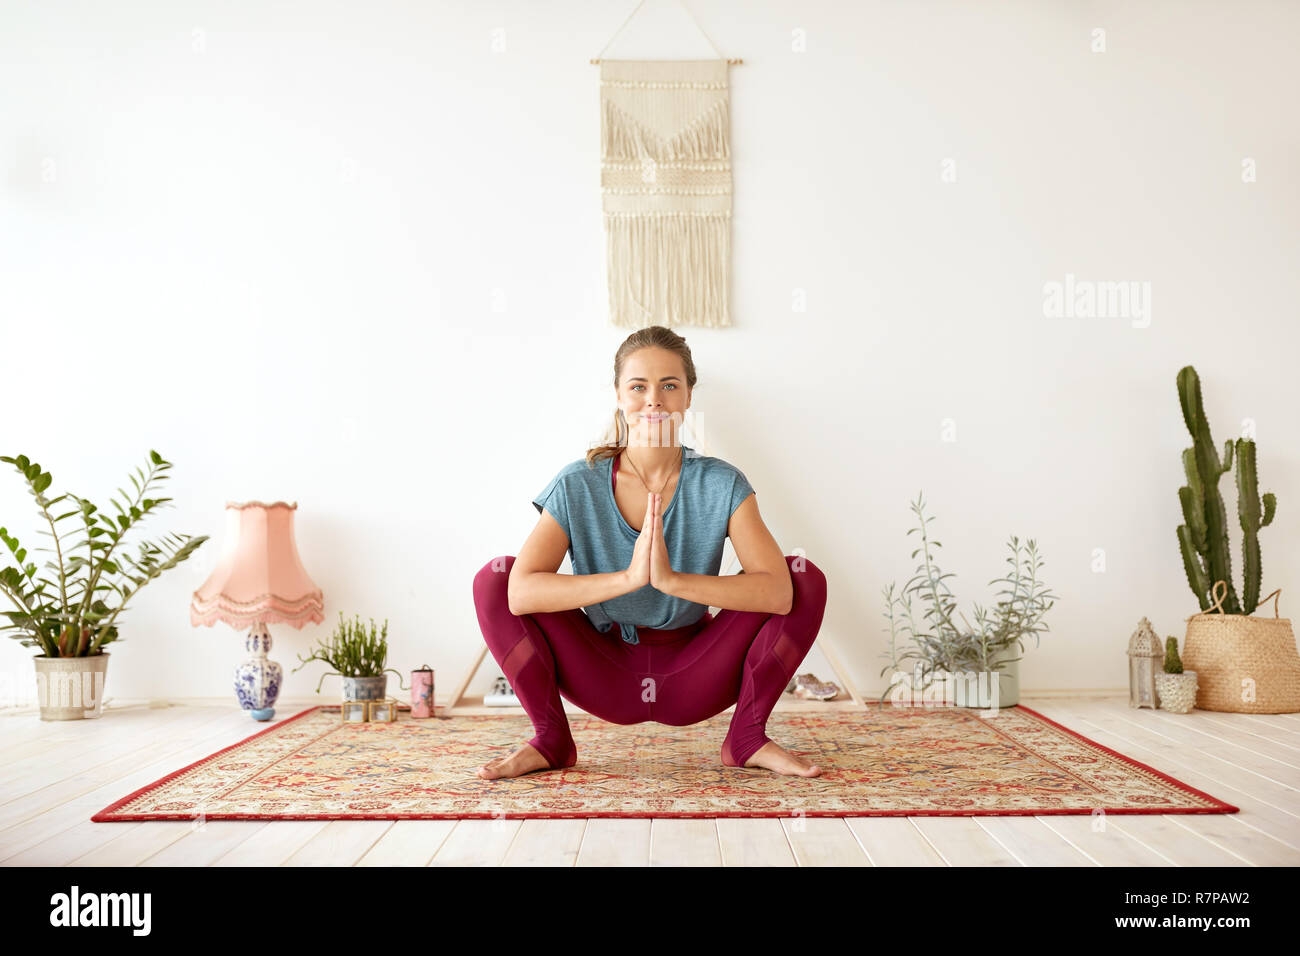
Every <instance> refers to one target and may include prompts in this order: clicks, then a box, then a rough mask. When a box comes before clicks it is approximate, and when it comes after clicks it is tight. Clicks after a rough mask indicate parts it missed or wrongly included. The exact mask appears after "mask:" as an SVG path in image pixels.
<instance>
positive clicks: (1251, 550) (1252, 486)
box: [1237, 438, 1277, 614]
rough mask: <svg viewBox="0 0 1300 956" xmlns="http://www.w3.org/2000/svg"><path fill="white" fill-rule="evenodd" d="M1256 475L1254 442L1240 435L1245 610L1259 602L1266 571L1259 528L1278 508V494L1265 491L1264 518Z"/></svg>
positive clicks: (1239, 495)
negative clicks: (1261, 514)
mask: <svg viewBox="0 0 1300 956" xmlns="http://www.w3.org/2000/svg"><path fill="white" fill-rule="evenodd" d="M1255 478H1256V476H1255V443H1254V442H1253V441H1249V440H1247V439H1245V438H1238V439H1237V516H1238V517H1239V518H1240V519H1241V530H1242V539H1241V560H1242V564H1243V566H1244V569H1245V570H1244V571H1243V575H1244V580H1243V581H1242V584H1243V585H1244V588H1243V590H1242V592H1241V607H1242V611H1243V612H1244V613H1246V614H1250V613H1251V612H1252V611H1254V610H1255V608H1256V607H1258V606H1259V582H1260V578H1261V575H1262V573H1263V572H1262V569H1261V567H1260V560H1259V529H1260V528H1263V527H1265V526H1266V525H1267V524H1268V523H1269V522H1271V521H1272V520H1273V515H1274V514H1275V513H1276V512H1277V498H1276V497H1275V496H1274V495H1273V494H1272V493H1271V492H1269V493H1266V494H1265V495H1264V502H1263V511H1264V515H1263V518H1262V519H1261V517H1260V498H1259V486H1258V484H1257V483H1256V480H1255Z"/></svg>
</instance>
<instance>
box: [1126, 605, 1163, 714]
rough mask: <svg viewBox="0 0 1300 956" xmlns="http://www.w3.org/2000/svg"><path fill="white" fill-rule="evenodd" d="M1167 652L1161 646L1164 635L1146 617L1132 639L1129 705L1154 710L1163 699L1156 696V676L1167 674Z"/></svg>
mask: <svg viewBox="0 0 1300 956" xmlns="http://www.w3.org/2000/svg"><path fill="white" fill-rule="evenodd" d="M1164 659H1165V652H1164V651H1163V650H1162V649H1161V646H1160V636H1159V635H1158V634H1156V632H1155V631H1154V630H1153V629H1152V627H1151V622H1150V621H1148V620H1147V619H1146V618H1142V620H1141V621H1139V622H1138V627H1137V630H1136V631H1134V632H1133V636H1132V637H1130V638H1129V639H1128V705H1129V706H1130V707H1150V708H1151V709H1152V710H1155V709H1156V708H1157V706H1159V703H1160V699H1159V698H1158V697H1157V696H1156V673H1157V672H1158V671H1159V672H1163V671H1164Z"/></svg>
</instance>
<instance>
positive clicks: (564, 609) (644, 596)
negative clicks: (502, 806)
mask: <svg viewBox="0 0 1300 956" xmlns="http://www.w3.org/2000/svg"><path fill="white" fill-rule="evenodd" d="M695 381H696V376H695V364H694V362H693V361H692V360H691V352H690V349H689V348H687V346H686V340H685V339H683V338H682V337H681V336H679V335H677V334H676V333H675V332H673V331H672V330H671V329H667V328H664V327H663V326H651V327H650V328H646V329H641V330H639V331H637V332H634V333H633V334H632V335H630V336H628V338H627V340H626V341H624V342H623V344H622V345H621V346H620V347H619V350H618V353H617V354H616V355H615V358H614V394H615V400H616V401H617V403H618V411H617V413H616V416H615V419H616V428H617V440H616V443H615V444H612V445H604V446H601V447H598V448H593V449H592V450H591V451H590V452H588V453H587V456H586V458H585V459H578V460H577V461H574V462H571V463H570V464H569V465H566V466H565V467H564V468H563V469H561V471H560V472H559V474H557V475H556V476H555V477H554V478H553V479H552V480H551V481H550V483H549V484H548V485H547V486H546V488H545V489H544V490H543V491H542V493H541V494H540V495H538V496H537V498H536V499H534V501H533V506H534V507H535V508H537V510H538V512H539V518H538V522H537V526H536V527H535V528H534V529H533V532H532V534H531V535H529V537H528V540H527V541H525V542H524V545H523V547H522V548H521V549H520V551H519V554H518V556H511V555H504V556H502V557H499V558H495V559H493V560H492V561H489V562H488V563H487V564H486V565H484V566H483V568H482V569H481V570H480V571H479V572H478V574H477V575H476V576H475V578H474V603H475V605H476V607H477V610H478V619H479V626H480V627H481V628H482V631H483V637H484V639H485V640H486V641H487V645H488V648H489V649H490V650H491V652H492V656H493V657H495V658H496V660H497V663H498V664H499V665H500V666H501V671H502V673H503V674H505V675H506V678H507V679H508V680H509V681H510V686H511V687H512V688H513V689H514V692H515V695H516V696H517V697H518V698H519V701H520V703H521V704H523V706H524V710H525V711H526V712H527V713H528V716H529V718H531V720H532V722H533V729H534V730H535V731H536V735H535V736H534V737H533V738H532V739H531V740H530V741H528V742H527V743H526V744H524V745H523V746H521V747H520V748H519V749H518V750H516V751H515V752H514V753H512V754H510V755H509V756H507V757H501V758H498V759H496V760H492V761H490V762H488V763H486V764H484V765H483V766H482V767H480V768H479V769H478V775H479V776H480V777H483V778H484V779H487V780H493V779H497V778H500V777H514V776H518V775H520V774H524V773H529V772H531V771H534V770H547V769H559V768H562V767H571V766H573V765H574V764H575V763H576V762H577V757H578V752H577V747H576V745H575V744H574V741H573V736H572V734H571V733H570V732H569V722H568V718H567V716H566V715H565V713H564V707H563V705H562V704H561V703H560V697H561V696H563V697H564V698H565V699H567V700H569V701H571V702H572V703H574V704H576V705H577V706H579V707H581V708H582V709H583V710H585V711H586V712H587V713H589V714H592V715H594V716H597V717H599V718H601V719H602V720H608V721H610V722H612V723H617V724H635V723H641V722H642V721H647V720H652V721H657V722H659V723H663V724H670V725H673V726H679V727H680V726H686V725H688V724H693V723H697V722H699V721H701V720H707V719H708V718H710V717H713V716H714V715H716V714H719V713H721V712H722V711H724V710H726V709H727V708H728V707H730V706H731V705H732V704H736V710H735V714H734V716H733V717H732V719H731V726H730V728H729V729H728V731H727V736H726V739H724V740H723V742H722V748H721V759H722V762H723V764H725V765H727V766H729V767H763V768H766V769H768V770H772V771H774V772H776V773H780V774H789V775H797V776H803V777H816V776H819V775H820V774H821V769H820V768H819V767H818V766H816V765H815V764H812V763H810V762H809V761H807V760H804V759H803V758H801V757H798V756H795V755H793V754H790V753H788V752H787V751H786V750H785V749H784V748H782V747H781V746H780V745H778V744H777V743H776V742H775V741H773V740H772V739H771V738H770V737H768V736H767V734H766V732H765V728H766V724H767V718H768V715H769V714H771V712H772V708H773V707H774V706H775V705H776V702H777V700H778V699H779V698H780V696H781V694H782V693H783V692H784V690H785V688H786V686H787V685H788V684H789V682H790V679H791V677H792V676H793V674H794V672H795V670H796V669H797V668H798V666H799V664H800V663H801V662H802V661H803V659H804V657H805V656H806V655H807V653H808V649H809V648H810V647H811V646H812V643H813V640H814V638H816V636H817V632H818V630H819V629H820V627H821V621H822V614H823V612H824V611H825V607H826V578H825V576H824V575H823V574H822V572H821V570H820V569H819V568H817V567H816V565H814V564H813V563H812V562H811V561H809V560H807V558H803V557H798V558H796V557H793V556H789V555H782V553H781V549H780V547H779V546H778V545H777V543H776V541H775V540H774V539H773V537H772V535H771V533H770V532H769V531H768V529H767V527H766V526H765V525H764V524H763V519H762V518H761V517H759V513H758V502H757V500H756V498H755V495H754V493H753V489H752V488H751V487H750V485H749V482H748V481H747V480H746V479H745V476H744V474H742V473H741V472H740V470H739V469H737V468H735V467H734V466H732V465H730V464H728V463H727V462H725V461H722V460H721V459H719V458H711V457H706V456H702V455H699V454H698V453H697V452H695V451H694V450H693V449H691V448H688V447H686V446H685V445H683V444H682V443H681V440H680V437H679V431H680V427H681V423H682V416H683V414H684V413H685V411H686V409H688V408H690V405H691V390H692V389H693V388H694V387H695ZM727 537H730V538H731V541H732V545H733V546H734V547H735V549H736V556H737V557H738V558H739V559H740V563H741V566H742V568H743V569H744V570H742V571H741V572H740V574H737V575H726V576H719V575H718V569H719V567H720V566H721V564H722V546H723V543H724V540H725V539H726V538H727ZM566 551H567V552H568V553H569V554H570V556H571V558H572V562H573V571H574V573H573V574H571V575H570V574H557V573H556V571H557V570H558V568H559V567H560V564H561V563H562V562H563V560H564V555H565V552H566ZM709 607H717V608H719V609H720V611H719V613H718V616H717V617H716V618H715V617H713V616H712V615H711V614H709V612H708V609H709ZM584 612H585V613H584ZM615 625H617V628H616V627H615Z"/></svg>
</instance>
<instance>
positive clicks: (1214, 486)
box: [1178, 365, 1272, 614]
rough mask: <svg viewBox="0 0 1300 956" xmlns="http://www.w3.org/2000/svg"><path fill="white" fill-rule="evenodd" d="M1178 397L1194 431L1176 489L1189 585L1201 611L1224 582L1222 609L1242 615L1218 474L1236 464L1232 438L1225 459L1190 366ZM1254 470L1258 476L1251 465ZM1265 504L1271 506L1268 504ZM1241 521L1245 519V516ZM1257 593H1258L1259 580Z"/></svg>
mask: <svg viewBox="0 0 1300 956" xmlns="http://www.w3.org/2000/svg"><path fill="white" fill-rule="evenodd" d="M1178 399H1179V402H1180V403H1181V405H1182V409H1183V421H1184V422H1186V423H1187V430H1188V431H1189V432H1191V434H1192V447H1191V448H1188V449H1185V450H1184V451H1183V470H1184V471H1185V472H1186V473H1187V484H1186V485H1184V486H1183V487H1181V488H1179V489H1178V500H1179V502H1180V503H1181V504H1182V506H1183V519H1184V520H1185V521H1186V524H1181V525H1179V526H1178V544H1179V547H1180V549H1181V550H1182V554H1183V569H1184V570H1185V571H1186V573H1187V583H1188V585H1189V586H1190V587H1191V589H1192V591H1193V592H1195V594H1196V599H1197V600H1198V601H1200V603H1201V610H1202V611H1207V610H1209V608H1210V597H1209V595H1210V592H1211V589H1212V588H1213V587H1214V583H1215V582H1216V581H1224V582H1226V583H1227V586H1228V595H1227V597H1226V598H1225V599H1224V601H1223V604H1222V606H1223V610H1224V611H1225V612H1226V613H1228V614H1240V613H1241V606H1240V605H1239V604H1238V603H1237V592H1236V590H1235V589H1234V588H1233V586H1232V560H1231V556H1230V553H1229V550H1228V512H1227V509H1226V508H1225V507H1224V506H1223V496H1222V495H1221V494H1219V477H1220V476H1221V475H1222V474H1223V473H1224V472H1225V471H1227V470H1228V469H1229V468H1231V467H1232V451H1233V444H1232V440H1231V439H1229V440H1228V441H1226V442H1224V443H1223V460H1222V462H1220V460H1219V454H1218V451H1217V450H1216V448H1215V445H1214V438H1213V437H1212V436H1211V435H1210V423H1209V422H1208V421H1207V420H1206V418H1205V407H1204V406H1203V405H1202V404H1201V380H1200V378H1199V377H1198V376H1197V374H1196V369H1194V368H1192V366H1190V365H1188V366H1186V367H1185V368H1183V369H1181V370H1179V372H1178ZM1252 444H1253V443H1252ZM1252 464H1253V462H1252ZM1251 474H1252V475H1253V474H1254V471H1253V469H1252V471H1251ZM1252 487H1253V484H1252ZM1265 507H1266V509H1267V502H1266V503H1265ZM1268 517H1269V518H1270V519H1271V518H1272V511H1271V510H1268ZM1242 520H1243V522H1244V521H1245V518H1244V517H1243V519H1242ZM1265 524H1267V522H1265ZM1243 527H1244V524H1243ZM1256 547H1257V548H1258V540H1256ZM1256 566H1257V567H1258V557H1257V558H1256ZM1255 596H1256V598H1258V596H1259V588H1258V584H1257V585H1256V588H1255Z"/></svg>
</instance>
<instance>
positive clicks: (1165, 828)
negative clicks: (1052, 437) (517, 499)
mask: <svg viewBox="0 0 1300 956" xmlns="http://www.w3.org/2000/svg"><path fill="white" fill-rule="evenodd" d="M1022 703H1024V705H1025V706H1027V707H1030V708H1032V709H1034V710H1037V711H1038V712H1040V713H1042V714H1044V715H1045V716H1047V717H1049V718H1051V719H1053V720H1055V721H1057V722H1058V723H1061V724H1064V725H1065V726H1067V727H1070V728H1072V729H1074V730H1076V731H1078V732H1079V733H1081V734H1083V735H1085V736H1087V737H1090V738H1091V739H1093V740H1095V741H1097V742H1098V743H1101V744H1104V745H1106V746H1107V747H1110V748H1111V749H1113V750H1116V751H1118V752H1120V753H1123V754H1126V755H1127V756H1130V757H1132V758H1134V759H1136V760H1139V761H1141V762H1143V763H1145V764H1148V765H1149V766H1152V767H1154V768H1156V769H1157V770H1161V771H1164V772H1165V773H1168V774H1169V775H1171V776H1173V777H1175V778H1176V779H1179V780H1182V781H1184V782H1185V783H1187V784H1189V785H1190V786H1193V787H1196V788H1197V789H1200V790H1203V791H1205V792H1206V793H1209V794H1211V795H1212V796H1215V797H1218V798H1219V799H1221V800H1225V801H1227V802H1228V803H1231V804H1233V805H1235V806H1238V807H1240V808H1241V812H1240V813H1234V814H1214V815H1188V814H1172V815H1167V816H1126V815H1111V816H1109V817H1107V818H1106V819H1105V820H1104V821H1103V822H1104V828H1102V829H1100V830H1094V829H1093V820H1092V818H1091V817H1089V816H1042V817H907V818H900V817H893V818H889V817H848V818H811V819H798V818H791V819H777V818H768V819H718V820H628V819H600V818H597V819H591V820H459V821H457V820H397V821H391V820H390V821H385V820H374V821H370V820H333V821H289V820H286V821H269V822H260V821H242V820H227V821H221V820H217V821H209V822H207V823H206V824H204V825H202V826H197V825H196V824H194V823H189V822H172V821H162V822H156V823H91V822H89V818H90V816H91V815H92V814H93V813H95V812H96V811H98V810H101V809H103V808H104V807H105V806H107V805H108V804H110V803H112V802H113V801H114V800H116V799H119V798H121V797H123V796H125V795H126V794H128V793H130V792H132V791H134V790H136V789H138V788H139V787H142V786H144V785H145V784H148V783H151V782H153V781H154V780H157V779H158V778H160V777H162V776H165V775H166V774H167V773H169V772H171V771H173V770H176V769H179V768H180V767H183V766H185V765H187V764H189V763H192V762H194V761H195V760H198V759H200V758H202V757H205V756H207V755H208V754H211V753H212V752H214V751H216V750H219V749H221V748H222V747H226V746H229V745H231V744H233V743H236V742H238V741H240V740H242V739H244V738H245V737H248V736H250V735H251V734H253V733H255V732H256V731H257V730H258V729H259V726H258V725H255V724H254V722H253V721H251V720H250V719H249V717H248V715H247V714H245V713H243V712H242V711H234V710H233V709H232V708H231V707H230V706H228V705H227V706H212V707H199V706H186V707H172V708H169V709H149V708H148V707H147V706H145V705H140V706H136V707H125V708H122V709H117V710H113V711H112V713H106V714H105V717H104V718H101V719H100V720H85V721H67V722H44V723H43V722H41V721H40V719H39V718H38V717H37V716H36V715H35V714H34V713H33V714H22V715H8V716H0V767H3V768H4V770H3V774H2V775H0V865H4V866H33V865H36V866H63V865H69V866H77V867H82V866H103V865H108V866H176V865H181V866H249V865H278V866H322V865H324V866H337V865H355V866H388V865H394V864H397V865H412V866H430V865H431V866H454V865H487V866H497V865H507V866H528V865H546V866H602V865H630V866H645V865H647V864H648V865H651V866H663V865H671V866H676V865H698V866H718V865H722V866H747V865H755V864H758V865H768V866H984V865H994V866H1207V865H1208V866H1295V865H1297V864H1300V715H1268V716H1252V715H1245V714H1218V713H1210V712H1207V711H1193V712H1192V713H1190V714H1186V715H1174V714H1167V713H1164V712H1158V711H1151V710H1141V711H1134V710H1131V709H1130V708H1129V707H1128V704H1127V702H1126V701H1125V700H1124V699H1121V698H1106V699H1097V698H1092V699H1082V698H1071V699H1065V700H1062V699H1059V698H1057V699H1047V698H1031V697H1025V698H1023V699H1022ZM295 712H296V711H295V710H292V709H291V708H284V709H282V710H281V714H283V715H288V714H290V713H295Z"/></svg>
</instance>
